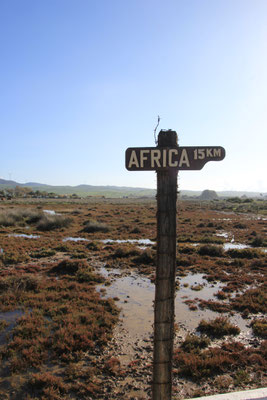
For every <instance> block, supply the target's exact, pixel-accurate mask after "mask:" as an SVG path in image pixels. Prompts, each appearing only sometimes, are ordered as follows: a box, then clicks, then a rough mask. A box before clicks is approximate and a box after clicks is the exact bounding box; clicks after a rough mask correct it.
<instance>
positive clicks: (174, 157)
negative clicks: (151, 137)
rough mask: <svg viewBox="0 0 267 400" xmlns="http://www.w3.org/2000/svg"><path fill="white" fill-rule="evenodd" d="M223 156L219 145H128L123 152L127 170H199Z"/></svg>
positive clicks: (223, 151)
mask: <svg viewBox="0 0 267 400" xmlns="http://www.w3.org/2000/svg"><path fill="white" fill-rule="evenodd" d="M224 157H225V149H224V148H223V147H221V146H216V147H215V146H213V147H212V146H202V147H195V146H194V147H190V146H187V147H180V146H178V147H173V148H171V147H166V148H162V147H161V148H158V147H143V148H141V147H130V148H128V149H127V150H126V153H125V164H126V168H127V169H128V170H129V171H153V170H162V169H177V170H199V169H202V168H203V167H204V165H205V164H206V163H207V162H208V161H221V160H223V159H224Z"/></svg>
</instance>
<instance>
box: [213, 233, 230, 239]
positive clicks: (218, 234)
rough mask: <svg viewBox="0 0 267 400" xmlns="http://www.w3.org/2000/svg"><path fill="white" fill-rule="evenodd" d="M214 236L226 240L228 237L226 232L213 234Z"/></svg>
mask: <svg viewBox="0 0 267 400" xmlns="http://www.w3.org/2000/svg"><path fill="white" fill-rule="evenodd" d="M215 236H219V237H224V238H226V239H227V238H228V237H229V234H228V233H227V232H218V233H215Z"/></svg>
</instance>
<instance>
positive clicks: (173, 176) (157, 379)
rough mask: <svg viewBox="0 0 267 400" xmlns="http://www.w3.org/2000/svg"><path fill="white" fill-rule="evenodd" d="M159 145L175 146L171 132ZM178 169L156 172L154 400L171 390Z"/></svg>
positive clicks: (164, 399) (163, 398)
mask: <svg viewBox="0 0 267 400" xmlns="http://www.w3.org/2000/svg"><path fill="white" fill-rule="evenodd" d="M158 147H159V148H175V147H177V134H176V132H174V131H166V132H164V131H161V132H160V133H159V135H158ZM177 173H178V170H177V169H166V170H163V171H161V170H158V171H157V267H156V268H157V269H156V291H155V306H154V361H153V383H152V385H153V386H152V394H153V400H169V399H171V393H172V355H173V334H174V298H175V268H176V202H177Z"/></svg>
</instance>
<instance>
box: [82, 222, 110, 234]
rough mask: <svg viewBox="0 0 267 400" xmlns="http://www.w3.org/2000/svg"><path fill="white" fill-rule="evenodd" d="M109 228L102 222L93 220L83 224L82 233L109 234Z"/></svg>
mask: <svg viewBox="0 0 267 400" xmlns="http://www.w3.org/2000/svg"><path fill="white" fill-rule="evenodd" d="M110 230H111V228H110V227H109V226H108V225H107V224H105V223H103V222H98V221H95V220H90V221H88V222H86V223H85V225H84V228H83V229H82V232H87V233H94V232H103V233H106V232H109V231H110Z"/></svg>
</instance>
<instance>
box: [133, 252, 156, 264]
mask: <svg viewBox="0 0 267 400" xmlns="http://www.w3.org/2000/svg"><path fill="white" fill-rule="evenodd" d="M133 261H134V263H135V264H153V263H154V257H153V255H152V252H151V250H145V251H143V253H141V254H140V255H139V256H137V257H135V258H134V260H133Z"/></svg>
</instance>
